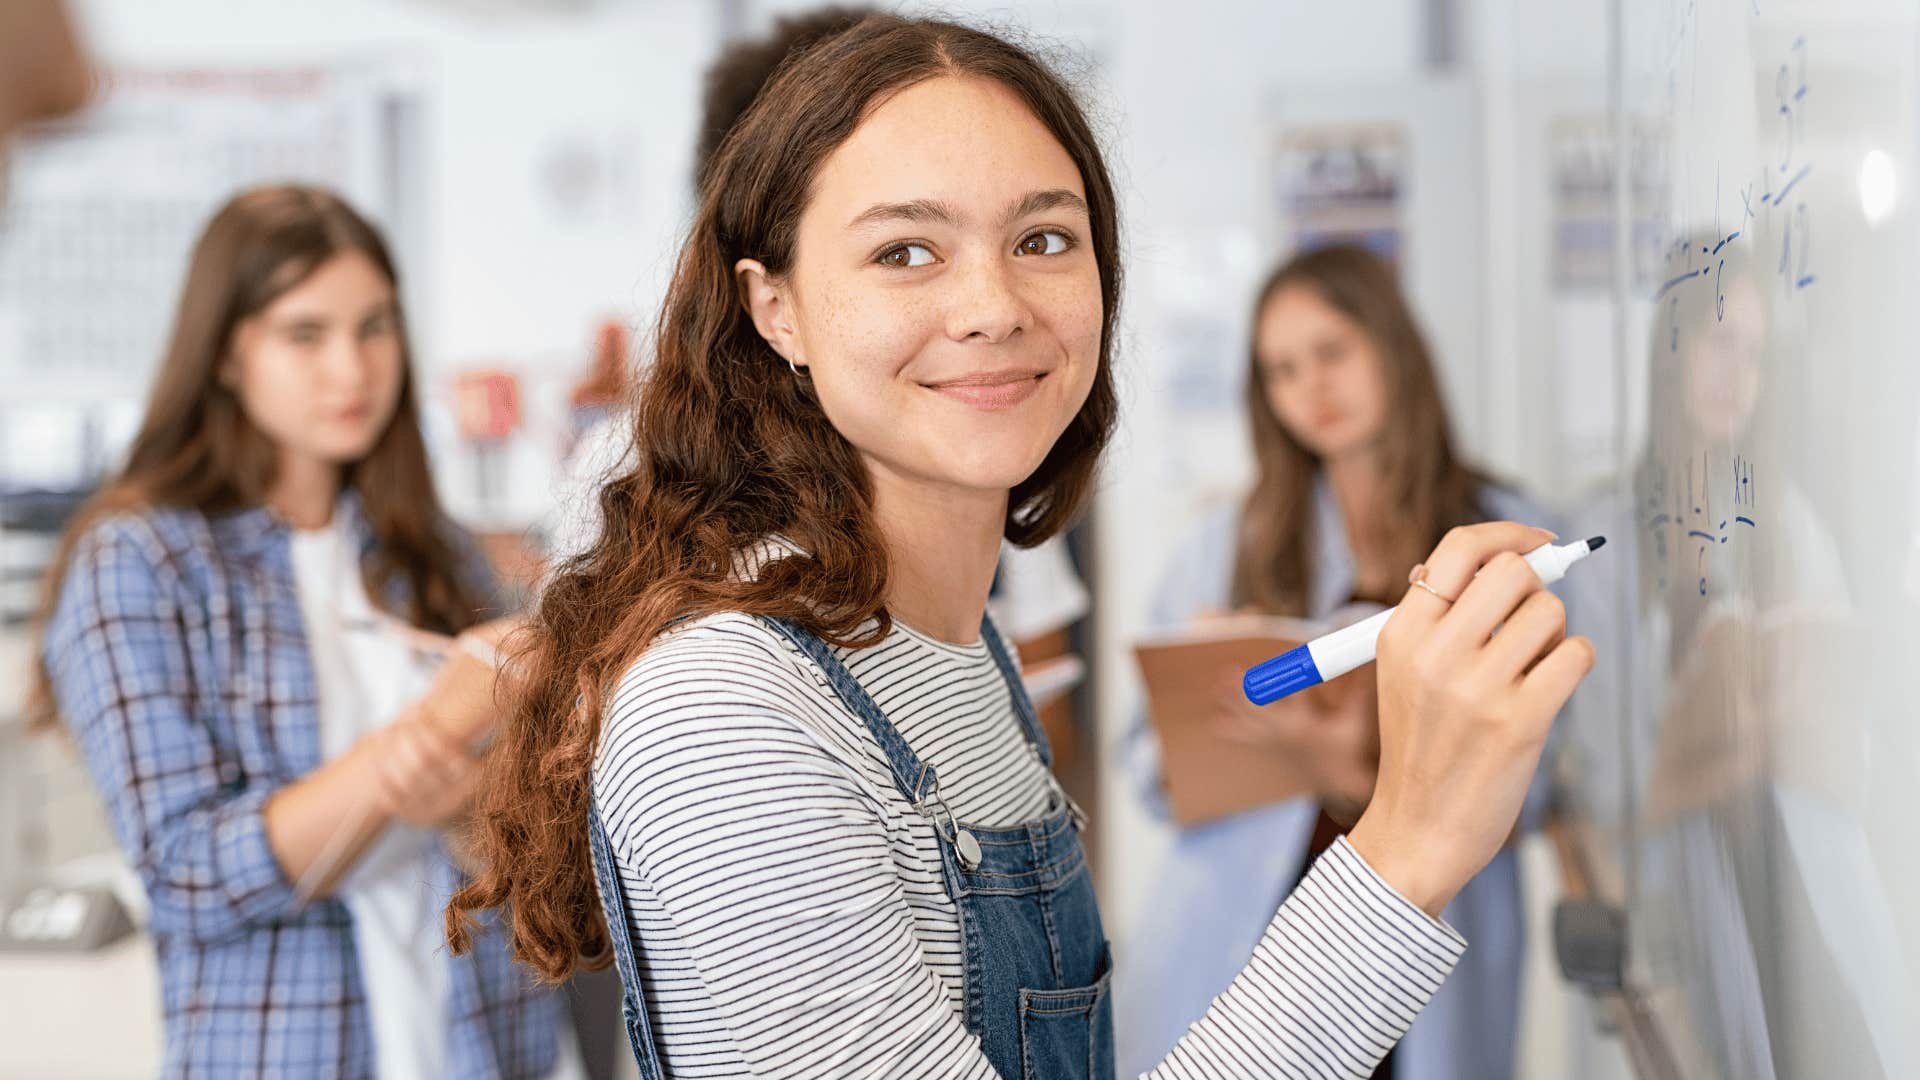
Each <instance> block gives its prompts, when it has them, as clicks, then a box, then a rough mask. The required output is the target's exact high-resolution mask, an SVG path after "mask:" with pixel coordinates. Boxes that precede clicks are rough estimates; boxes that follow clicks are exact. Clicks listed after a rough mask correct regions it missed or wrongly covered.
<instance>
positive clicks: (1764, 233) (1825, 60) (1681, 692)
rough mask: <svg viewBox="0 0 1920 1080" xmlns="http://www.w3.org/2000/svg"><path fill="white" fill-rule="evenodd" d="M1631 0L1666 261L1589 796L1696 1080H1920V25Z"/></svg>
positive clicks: (1652, 283)
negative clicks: (1919, 984)
mask: <svg viewBox="0 0 1920 1080" xmlns="http://www.w3.org/2000/svg"><path fill="white" fill-rule="evenodd" d="M1616 3H1618V4H1619V5H1620V7H1619V9H1618V14H1619V16H1620V19H1619V23H1618V33H1617V35H1616V41H1615V43H1614V52H1613V55H1612V57H1611V61H1612V64H1613V65H1614V72H1613V77H1614V78H1615V79H1616V80H1617V81H1616V82H1615V84H1614V87H1615V105H1616V109H1617V111H1616V114H1615V120H1616V128H1615V131H1616V132H1619V131H1626V130H1631V131H1634V132H1636V133H1640V132H1652V133H1653V137H1651V138H1644V137H1638V136H1637V135H1636V137H1634V138H1631V139H1629V140H1627V141H1628V144H1629V145H1630V146H1631V147H1632V148H1633V149H1632V151H1631V153H1630V160H1629V161H1627V162H1623V163H1619V167H1621V168H1623V169H1631V170H1632V171H1633V172H1632V175H1633V176H1635V177H1636V179H1638V178H1640V177H1644V176H1648V175H1652V176H1656V177H1659V178H1661V180H1660V183H1659V184H1658V185H1657V193H1658V197H1657V199H1656V200H1655V204H1654V205H1653V206H1651V207H1640V208H1637V209H1636V210H1635V211H1632V212H1629V213H1627V214H1626V215H1625V218H1626V220H1624V221H1620V223H1619V226H1618V227H1617V228H1616V230H1615V233H1614V236H1615V251H1616V253H1618V252H1620V251H1622V250H1624V249H1626V248H1629V247H1631V248H1633V249H1635V250H1634V254H1635V255H1637V256H1638V257H1639V261H1640V262H1641V264H1642V265H1645V263H1646V260H1647V259H1649V258H1651V259H1652V260H1653V261H1654V264H1655V265H1657V267H1658V270H1657V272H1656V273H1654V274H1653V275H1652V276H1651V279H1650V280H1646V279H1629V275H1626V274H1624V273H1617V275H1616V276H1617V285H1616V291H1615V296H1616V301H1615V304H1616V308H1617V311H1616V322H1615V325H1616V326H1617V327H1628V326H1635V327H1639V326H1644V327H1647V328H1649V329H1648V330H1646V331H1643V332H1639V333H1632V334H1623V335H1621V336H1622V338H1623V339H1624V346H1623V347H1622V348H1620V349H1619V350H1618V351H1619V356H1618V361H1617V364H1616V370H1614V371H1613V372H1612V375H1613V383H1614V387H1615V390H1614V396H1615V401H1614V402H1613V409H1612V412H1613V414H1614V415H1615V416H1617V417H1621V418H1622V419H1621V420H1620V421H1619V424H1620V426H1621V430H1620V431H1619V432H1618V433H1617V434H1618V437H1617V439H1616V454H1617V459H1618V460H1617V461H1616V462H1615V464H1616V466H1617V467H1618V468H1619V471H1620V472H1621V474H1622V475H1623V477H1624V479H1623V480H1622V482H1621V483H1620V485H1619V488H1618V490H1617V491H1616V492H1615V493H1614V495H1613V497H1612V499H1611V500H1609V501H1608V502H1607V503H1606V504H1605V505H1600V506H1595V507H1591V508H1590V509H1589V514H1588V515H1587V516H1588V517H1590V518H1591V519H1592V521H1591V524H1594V525H1596V526H1601V527H1603V528H1604V531H1609V532H1613V533H1615V534H1617V535H1616V537H1615V539H1616V540H1617V541H1621V542H1620V543H1619V546H1618V549H1617V555H1616V556H1615V558H1614V559H1613V561H1612V563H1611V568H1610V570H1611V576H1612V580H1611V581H1604V579H1605V578H1606V577H1607V576H1608V575H1607V574H1597V575H1594V577H1593V579H1592V580H1590V581H1589V583H1588V584H1589V590H1590V592H1589V596H1590V599H1591V600H1592V601H1593V605H1592V606H1591V607H1590V608H1589V610H1588V613H1587V614H1588V617H1589V619H1591V621H1590V622H1588V623H1587V624H1586V625H1585V626H1583V627H1582V629H1585V630H1588V631H1589V632H1593V633H1595V636H1596V638H1597V639H1598V644H1599V645H1600V646H1601V648H1602V650H1603V652H1604V653H1605V654H1606V662H1605V663H1604V665H1603V667H1602V669H1601V670H1600V671H1599V672H1598V673H1597V674H1598V675H1600V676H1602V677H1603V678H1604V680H1605V682H1604V684H1599V685H1596V686H1595V687H1594V688H1593V690H1594V693H1592V694H1588V695H1587V698H1588V700H1587V701H1585V702H1584V703H1582V705H1581V707H1580V708H1578V709H1577V710H1576V715H1575V719H1574V728H1573V730H1572V731H1571V732H1570V733H1569V734H1570V743H1571V745H1572V753H1571V755H1570V762H1571V764H1570V768H1569V772H1570V773H1571V775H1572V777H1573V779H1574V789H1573V790H1574V801H1575V803H1576V804H1577V805H1578V806H1579V808H1580V809H1582V810H1583V811H1584V812H1585V813H1586V814H1587V815H1588V817H1589V819H1590V821H1591V822H1592V823H1593V824H1594V825H1595V826H1596V827H1597V829H1596V832H1595V835H1596V836H1597V837H1598V838H1599V843H1597V844H1596V845H1595V847H1594V850H1595V851H1596V852H1597V853H1598V854H1599V855H1600V859H1599V860H1598V861H1600V862H1601V863H1603V864H1604V870H1603V873H1602V875H1601V876H1602V878H1603V884H1604V885H1605V887H1606V890H1605V891H1607V892H1610V893H1612V894H1613V895H1614V897H1615V898H1616V899H1618V900H1619V901H1621V902H1622V903H1623V904H1624V906H1625V908H1626V911H1627V926H1628V934H1629V953H1628V971H1627V978H1628V982H1629V984H1630V986H1631V987H1632V988H1633V989H1634V990H1636V991H1637V992H1638V993H1639V995H1640V996H1641V997H1642V999H1643V1000H1644V1001H1646V1002H1647V1003H1649V1004H1650V1005H1651V1007H1652V1011H1653V1014H1654V1015H1655V1017H1656V1018H1657V1020H1658V1026H1659V1028H1660V1031H1661V1035H1662V1037H1663V1041H1665V1042H1666V1043H1667V1047H1666V1049H1667V1052H1668V1053H1669V1054H1670V1057H1671V1060H1672V1062H1673V1063H1674V1064H1675V1065H1677V1071H1678V1072H1679V1073H1680V1074H1681V1075H1682V1076H1686V1077H1690V1078H1691V1077H1729V1078H1741V1080H1749V1078H1767V1077H1823V1078H1824V1077H1848V1078H1871V1077H1912V1076H1920V992H1916V977H1917V976H1920V828H1916V823H1920V704H1917V702H1920V322H1917V321H1916V312H1917V311H1920V265H1917V264H1920V235H1917V232H1920V230H1916V222H1920V216H1917V215H1916V211H1920V109H1917V108H1916V106H1920V79H1917V78H1916V75H1920V11H1917V10H1916V6H1915V5H1914V4H1912V3H1891V2H1877V0H1798V2H1794V3H1782V2H1780V0H1616ZM1616 213H1618V211H1616ZM1616 265H1618V263H1616ZM1630 417H1631V418H1633V419H1627V418H1630ZM1596 583H1598V584H1596ZM1602 616H1611V618H1610V619H1609V618H1603V617H1602ZM1580 617H1581V616H1580V614H1579V613H1577V612H1576V615H1575V618H1576V619H1579V618H1580ZM1583 693H1585V691H1583Z"/></svg>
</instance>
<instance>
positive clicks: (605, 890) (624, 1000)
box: [587, 803, 666, 1080]
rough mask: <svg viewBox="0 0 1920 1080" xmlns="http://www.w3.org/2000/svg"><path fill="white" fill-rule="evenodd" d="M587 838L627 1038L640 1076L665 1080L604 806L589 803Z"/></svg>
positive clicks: (647, 1078) (646, 1078) (644, 1078)
mask: <svg viewBox="0 0 1920 1080" xmlns="http://www.w3.org/2000/svg"><path fill="white" fill-rule="evenodd" d="M587 842H588V845H589V846H590V847H591V848H592V850H593V873H594V876H595V877H596V878H598V879H599V881H600V897H601V904H600V906H601V908H602V909H603V912H604V914H605V915H606V917H607V932H608V934H609V935H610V936H611V937H612V938H613V960H614V963H615V964H616V965H618V967H619V969H620V1010H621V1012H622V1013H623V1014H624V1018H625V1020H626V1024H627V1040H628V1041H629V1042H630V1043H632V1044H633V1058H634V1061H635V1062H636V1063H637V1064H638V1065H639V1067H640V1080H663V1078H664V1077H665V1076H666V1069H665V1068H664V1067H662V1065H661V1064H660V1054H659V1051H658V1050H656V1049H655V1047H654V1045H653V1028H652V1025H651V1024H650V1023H649V1022H648V1019H647V999H646V994H645V993H644V992H643V991H642V988H641V985H640V963H639V958H638V953H637V952H636V950H635V948H634V943H633V929H632V926H631V924H630V923H629V920H628V917H627V895H626V890H625V889H623V888H622V887H621V885H620V872H619V870H618V869H617V864H616V862H615V860H614V857H613V842H612V840H611V839H610V838H608V836H607V827H606V826H605V825H604V824H602V823H601V821H600V807H599V805H598V804H595V803H589V804H588V806H587Z"/></svg>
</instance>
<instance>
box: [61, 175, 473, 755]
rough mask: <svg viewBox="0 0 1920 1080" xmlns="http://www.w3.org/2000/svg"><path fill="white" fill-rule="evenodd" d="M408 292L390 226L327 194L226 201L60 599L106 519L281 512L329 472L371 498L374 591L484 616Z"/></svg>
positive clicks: (416, 605)
mask: <svg viewBox="0 0 1920 1080" xmlns="http://www.w3.org/2000/svg"><path fill="white" fill-rule="evenodd" d="M397 288H398V276H397V274H396V273H395V270H394V265H393V260H392V258H391V257H390V256H389V254H388V251H387V245H386V242H385V241H384V240H383V239H382V238H381V235H380V233H379V231H378V230H376V229H375V228H374V227H373V226H372V225H371V224H370V223H368V222H367V221H366V219H364V218H362V217H361V216H360V215H359V214H358V213H356V212H354V210H353V209H352V208H351V207H349V206H348V205H347V204H346V203H345V202H343V201H341V200H340V198H339V197H337V196H335V195H333V194H331V193H330V192H327V191H323V190H320V189H317V188H310V187H300V186H293V185H286V186H276V187H266V188H258V189H255V190H252V191H247V192H244V193H242V194H240V195H237V196H235V197H234V198H233V199H231V200H230V201H228V203H227V204H226V205H225V206H223V207H222V208H221V209H220V210H219V212H218V213H216V214H215V215H214V216H213V219H212V220H211V221H210V222H209V223H208V224H207V226H206V229H205V231H203V232H202V233H201V235H200V239H199V241H198V243H197V244H196V245H195V246H194V250H193V256H192V259H191V261H190V263H189V265H188V269H187V278H186V285H185V287H184V288H183V289H182V290H181V294H180V303H179V307H178V309H177V312H176V314H175V317H174V322H173V329H172V334H171V336H170V338H169V340H168V344H167V348H166V352H165V355H164V356H163V358H162V360H161V364H160V369H159V371H158V372H157V373H156V375H155V377H154V384H153V388H152V390H151V391H150V393H149V395H148V398H147V410H146V415H145V417H144V418H143V419H142V421H141V424H140V428H139V431H138V433H137V434H136V435H135V436H134V439H133V443H132V446H131V448H130V449H129V451H128V455H127V462H126V465H125V467H124V468H123V469H122V470H121V471H120V473H119V475H117V476H116V477H114V478H113V479H112V480H111V481H109V482H108V483H107V484H106V485H105V486H104V487H103V488H102V490H101V491H100V493H99V494H98V495H97V496H95V498H94V499H93V500H92V501H91V502H89V503H88V505H87V506H86V507H85V508H83V509H82V510H81V512H80V513H79V514H78V515H76V517H75V520H74V521H73V522H72V523H71V524H70V525H69V527H68V532H67V538H66V541H65V547H63V550H62V552H61V555H60V557H59V558H58V559H57V560H56V561H55V564H54V570H53V576H52V579H51V580H50V582H49V589H48V599H49V602H51V599H52V597H53V596H56V595H57V594H58V591H59V584H60V578H61V576H62V575H63V573H64V568H65V563H66V560H67V557H68V554H69V552H70V551H71V547H72V544H73V542H74V541H75V539H76V538H77V537H78V536H79V535H80V534H81V533H83V532H84V531H85V530H86V529H87V528H88V527H89V526H90V525H91V524H92V523H93V522H94V521H96V520H98V519H99V518H100V517H102V516H105V515H106V514H110V513H113V512H116V511H122V510H130V509H138V508H142V507H181V508H187V509H192V510H197V511H200V512H203V513H206V514H209V515H221V514H226V513H231V512H235V511H242V510H250V509H265V510H267V511H269V512H272V511H273V509H274V506H273V503H274V497H275V493H276V491H277V490H280V489H282V488H283V486H284V485H287V484H290V483H296V482H299V483H313V482H314V480H315V478H316V477H318V478H320V482H321V483H322V484H324V485H330V486H331V487H332V489H334V490H343V489H351V490H353V491H354V492H355V493H357V494H358V496H359V499H360V505H361V507H362V510H363V512H364V514H365V517H366V520H367V524H368V526H369V527H370V529H371V531H372V532H373V537H374V541H375V542H374V545H373V548H372V551H371V553H370V554H369V556H368V557H367V558H366V559H365V560H364V561H363V564H362V571H363V575H364V579H365V584H366V588H367V593H368V595H369V596H370V597H372V598H373V600H374V602H375V603H376V604H380V605H381V606H383V607H391V606H393V605H394V604H395V603H396V602H395V601H394V600H393V599H392V598H393V597H394V596H396V595H404V596H405V597H406V598H407V599H406V601H405V604H404V606H402V607H400V608H398V609H396V610H394V614H396V615H398V616H400V617H402V618H404V619H406V620H407V621H409V622H411V623H413V624H415V625H417V626H421V627H425V628H427V629H430V630H435V631H439V632H442V633H451V632H454V631H457V630H460V629H463V628H464V627H466V626H469V625H471V624H472V623H474V622H475V621H476V619H477V616H478V615H479V606H480V602H481V600H482V599H483V598H481V597H477V596H474V595H471V587H470V586H469V585H466V584H463V583H462V581H461V580H460V578H459V577H457V576H456V574H455V572H454V567H456V566H457V565H458V564H459V560H458V558H457V556H456V553H455V551H454V550H453V548H452V546H451V544H450V542H449V540H448V537H447V533H446V531H445V528H444V523H443V519H442V514H441V511H440V506H439V500H438V498H437V497H436V495H435V494H434V488H433V480H432V477H431V476H430V475H429V472H428V467H427V453H426V444H425V441H424V440H423V439H422V437H421V434H420V425H419V420H418V417H417V416H416V412H415V395H414V379H413V375H412V371H411V361H410V357H409V353H408V348H407V341H406V321H405V319H404V318H403V316H402V313H401V309H400V301H399V296H398V292H397ZM44 700H46V701H47V702H49V705H48V706H47V707H50V699H44ZM41 719H43V720H44V719H47V717H44V716H43V717H41Z"/></svg>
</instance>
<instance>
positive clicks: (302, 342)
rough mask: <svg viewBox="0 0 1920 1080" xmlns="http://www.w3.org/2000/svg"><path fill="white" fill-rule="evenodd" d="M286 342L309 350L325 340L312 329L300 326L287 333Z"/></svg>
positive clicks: (317, 331)
mask: <svg viewBox="0 0 1920 1080" xmlns="http://www.w3.org/2000/svg"><path fill="white" fill-rule="evenodd" d="M287 340H288V341H291V342H293V343H294V344H295V345H299V346H301V347H302V348H311V347H312V346H315V345H318V344H320V342H321V341H323V340H325V335H323V334H322V333H321V332H320V331H319V330H317V329H315V328H313V327H309V326H302V327H296V328H295V329H293V330H291V331H289V332H288V334H287Z"/></svg>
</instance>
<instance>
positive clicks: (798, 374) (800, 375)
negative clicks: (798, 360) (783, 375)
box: [787, 357, 807, 379]
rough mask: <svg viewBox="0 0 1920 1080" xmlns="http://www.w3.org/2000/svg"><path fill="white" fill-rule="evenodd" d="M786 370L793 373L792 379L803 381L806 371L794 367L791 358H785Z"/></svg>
mask: <svg viewBox="0 0 1920 1080" xmlns="http://www.w3.org/2000/svg"><path fill="white" fill-rule="evenodd" d="M787 370H788V371H791V372H793V377H794V378H796V379H804V378H806V377H807V369H806V368H803V367H798V366H796V365H795V364H794V362H793V358H792V357H788V358H787Z"/></svg>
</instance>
